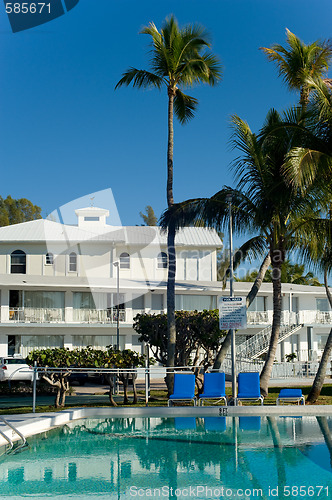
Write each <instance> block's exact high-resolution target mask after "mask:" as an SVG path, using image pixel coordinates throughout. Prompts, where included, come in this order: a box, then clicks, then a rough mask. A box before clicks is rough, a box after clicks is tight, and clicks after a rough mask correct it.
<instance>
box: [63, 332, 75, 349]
mask: <svg viewBox="0 0 332 500" xmlns="http://www.w3.org/2000/svg"><path fill="white" fill-rule="evenodd" d="M63 347H64V348H65V349H70V350H71V349H72V348H73V337H72V336H71V335H65V336H64V340H63Z"/></svg>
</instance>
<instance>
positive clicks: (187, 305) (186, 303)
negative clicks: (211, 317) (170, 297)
mask: <svg viewBox="0 0 332 500" xmlns="http://www.w3.org/2000/svg"><path fill="white" fill-rule="evenodd" d="M216 308H217V297H216V296H215V295H175V309H176V310H177V311H203V310H204V309H207V310H208V311H209V310H211V309H216Z"/></svg>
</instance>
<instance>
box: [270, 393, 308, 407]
mask: <svg viewBox="0 0 332 500" xmlns="http://www.w3.org/2000/svg"><path fill="white" fill-rule="evenodd" d="M292 390H293V389H282V390H281V391H280V393H279V396H278V397H277V400H276V405H277V406H279V405H280V403H281V404H284V403H297V404H298V405H300V404H302V405H305V398H304V396H303V394H302V391H301V395H295V394H292Z"/></svg>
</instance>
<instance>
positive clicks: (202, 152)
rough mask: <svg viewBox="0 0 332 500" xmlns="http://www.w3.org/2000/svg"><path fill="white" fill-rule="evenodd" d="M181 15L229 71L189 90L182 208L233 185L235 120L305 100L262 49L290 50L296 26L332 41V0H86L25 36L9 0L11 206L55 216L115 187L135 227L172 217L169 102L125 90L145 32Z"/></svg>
mask: <svg viewBox="0 0 332 500" xmlns="http://www.w3.org/2000/svg"><path fill="white" fill-rule="evenodd" d="M171 13H173V14H174V15H175V16H176V17H177V19H178V21H179V23H180V25H183V24H186V23H193V22H199V23H201V24H202V25H204V26H205V27H206V28H207V29H208V31H209V32H210V34H211V36H212V42H213V51H214V52H215V53H216V54H218V56H219V57H220V59H221V61H222V64H223V72H224V76H223V80H222V82H221V83H220V85H218V86H217V87H214V88H210V87H199V88H194V89H192V91H191V92H188V93H191V95H193V96H195V97H196V98H198V99H199V101H200V106H199V109H198V112H197V115H196V117H195V118H194V119H193V120H192V121H191V122H190V123H189V124H188V125H186V126H180V125H178V124H176V126H175V151H174V155H175V156H174V196H175V201H181V200H184V199H187V198H191V197H196V196H211V195H212V194H213V193H214V192H215V191H217V190H218V189H219V188H221V187H222V185H224V184H232V176H231V174H230V172H229V164H230V162H231V160H232V159H233V158H234V157H235V156H236V153H235V152H234V151H231V150H230V146H229V139H230V134H231V130H230V116H231V115H232V114H233V113H237V114H238V115H239V116H240V117H241V118H243V119H245V120H247V121H248V123H249V124H250V126H251V128H252V129H253V130H258V129H259V127H260V126H261V125H262V123H263V120H264V118H265V116H266V113H267V111H268V109H269V108H271V107H275V108H276V109H278V110H280V111H281V110H283V109H285V108H287V106H289V105H291V104H293V103H295V102H296V101H297V99H298V96H297V95H296V94H295V93H289V92H288V90H287V89H286V88H285V86H284V85H283V82H282V80H281V79H280V78H278V77H277V71H276V68H275V67H274V65H273V64H272V63H269V62H268V61H267V60H266V57H265V56H264V54H263V53H262V52H261V51H259V47H260V46H269V45H271V44H272V43H275V42H277V43H281V44H284V43H285V28H286V27H287V28H289V29H290V30H291V31H293V32H294V33H295V34H297V35H298V36H299V37H300V38H301V39H302V40H304V41H305V42H306V43H310V42H312V41H314V40H316V39H326V38H329V37H331V36H332V35H331V18H332V4H331V1H330V0H316V2H312V1H308V0H292V1H289V0H278V1H277V2H275V1H271V0H261V1H258V0H205V1H204V2H202V0H177V1H173V0H167V1H166V0H158V1H156V0H154V1H150V0H148V1H145V0H142V1H141V2H138V1H137V0H121V1H113V0H80V2H79V4H78V5H77V6H76V7H75V8H74V9H73V10H71V11H70V12H69V13H67V14H66V15H64V16H62V17H60V18H58V19H56V20H54V21H52V22H50V23H48V24H45V25H43V26H40V27H38V28H34V29H30V30H27V31H23V32H20V33H16V34H13V33H12V32H11V29H10V25H9V22H8V19H7V17H6V14H5V9H4V6H3V3H1V4H0V39H1V43H0V67H1V71H0V117H1V119H0V161H1V172H2V175H1V189H0V194H1V195H2V196H3V197H6V196H7V195H8V194H10V195H11V196H12V197H14V198H20V197H26V198H29V199H30V200H31V201H33V202H34V203H35V204H38V205H39V206H41V207H42V209H43V215H44V216H45V215H47V214H49V213H51V212H52V211H53V210H55V209H56V208H57V207H59V206H61V205H64V204H66V203H68V202H71V201H72V200H73V199H76V198H81V197H84V196H85V195H87V194H89V193H91V192H97V191H100V190H105V189H111V190H112V192H113V196H114V199H115V203H116V205H117V208H118V212H119V215H120V218H121V221H122V223H123V224H127V225H131V224H133V225H134V224H140V223H141V222H142V221H141V219H140V217H139V212H140V211H143V210H144V208H145V206H146V205H148V204H149V205H152V207H153V208H154V210H155V212H156V214H157V215H158V216H159V215H160V213H161V212H162V210H163V209H164V208H165V207H166V140H167V137H166V132H167V130H166V125H167V97H166V95H165V92H163V93H159V92H158V91H156V90H149V91H138V90H134V89H132V88H121V89H119V90H117V91H114V87H115V85H116V83H117V81H118V80H119V79H120V77H121V74H122V72H123V71H124V70H125V69H127V68H128V67H129V66H135V67H138V68H146V67H147V65H148V54H147V52H148V37H147V36H144V35H139V31H140V29H141V28H142V27H143V26H144V25H147V24H148V23H149V22H150V21H154V22H155V24H156V25H157V26H158V27H159V26H160V24H161V22H162V20H163V19H164V18H165V17H166V16H167V15H169V14H171ZM330 76H331V73H330ZM104 195H105V191H104ZM96 200H97V201H98V196H96ZM78 204H79V205H81V206H82V205H84V204H86V199H84V198H83V200H81V201H80V202H79V203H78ZM95 204H98V203H96V202H95Z"/></svg>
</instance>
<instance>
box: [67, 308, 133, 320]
mask: <svg viewBox="0 0 332 500" xmlns="http://www.w3.org/2000/svg"><path fill="white" fill-rule="evenodd" d="M73 321H74V323H116V322H117V308H116V307H113V308H109V309H73ZM125 321H126V310H125V309H120V310H119V322H121V323H123V322H125Z"/></svg>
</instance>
